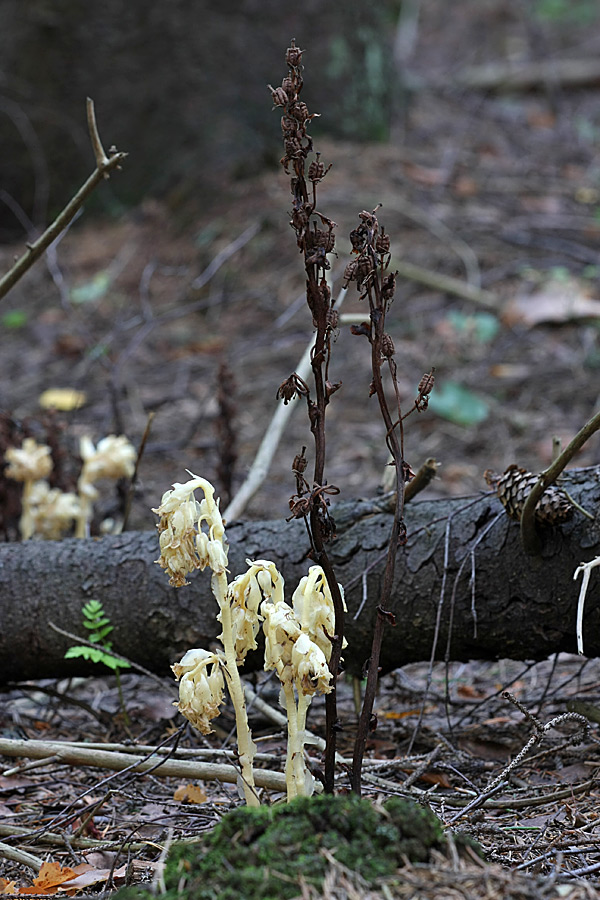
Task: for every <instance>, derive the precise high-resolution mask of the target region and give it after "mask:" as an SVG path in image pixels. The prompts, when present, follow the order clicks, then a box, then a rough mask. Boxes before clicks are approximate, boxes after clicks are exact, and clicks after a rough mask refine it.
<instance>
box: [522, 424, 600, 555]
mask: <svg viewBox="0 0 600 900" xmlns="http://www.w3.org/2000/svg"><path fill="white" fill-rule="evenodd" d="M599 428H600V412H597V413H596V415H595V416H592V418H591V419H590V420H589V422H586V424H585V425H584V426H583V428H582V429H581V430H580V431H578V432H577V434H576V435H575V437H574V438H573V440H572V441H571V442H570V443H569V444H567V446H566V447H565V449H564V450H563V451H562V453H561V454H560V455H559V456H557V458H556V459H555V460H554V462H553V463H552V464H551V465H550V466H549V467H548V468H547V469H546V470H545V471H544V472H542V473H541V475H540V477H539V479H538V481H537V483H536V484H535V485H534V486H533V488H532V489H531V491H530V492H529V496H528V497H527V500H526V501H525V505H524V506H523V512H522V513H521V540H522V542H523V549H524V550H525V552H526V553H528V554H529V555H530V556H538V555H539V554H540V553H541V550H542V541H541V538H540V535H539V532H538V530H537V528H536V524H535V508H536V506H537V503H538V500H539V499H540V497H541V496H542V494H543V493H544V491H545V490H546V488H547V487H549V486H550V485H551V484H553V482H555V481H556V479H557V478H558V476H559V475H560V473H561V472H562V471H563V469H564V468H565V467H566V465H567V463H568V462H569V461H570V460H571V459H572V458H573V456H575V454H576V453H577V451H578V450H580V449H581V447H583V445H584V444H585V443H586V441H587V440H588V439H589V438H590V437H591V436H592V435H593V434H594V433H595V432H596V431H598V429H599Z"/></svg>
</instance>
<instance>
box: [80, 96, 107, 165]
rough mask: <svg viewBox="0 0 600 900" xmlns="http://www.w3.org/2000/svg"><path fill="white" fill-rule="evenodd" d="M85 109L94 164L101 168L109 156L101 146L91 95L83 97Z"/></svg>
mask: <svg viewBox="0 0 600 900" xmlns="http://www.w3.org/2000/svg"><path fill="white" fill-rule="evenodd" d="M85 111H86V113H87V123H88V130H89V132H90V140H91V142H92V148H93V150H94V156H95V157H96V166H97V168H98V169H102V168H104V167H105V166H106V164H107V162H108V161H109V157H108V156H107V155H106V153H105V151H104V147H103V146H102V141H101V140H100V132H99V131H98V125H97V123H96V111H95V109H94V101H93V100H92V98H91V97H86V98H85ZM105 177H106V178H108V175H106V176H105Z"/></svg>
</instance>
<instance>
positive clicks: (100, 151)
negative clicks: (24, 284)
mask: <svg viewBox="0 0 600 900" xmlns="http://www.w3.org/2000/svg"><path fill="white" fill-rule="evenodd" d="M87 118H88V127H89V131H90V139H91V142H92V147H93V149H94V154H95V156H96V169H95V171H94V172H92V174H91V175H90V177H89V178H88V179H87V181H86V182H85V183H84V184H82V186H81V187H80V188H79V190H78V191H77V193H76V194H75V195H74V196H73V197H72V198H71V200H69V202H68V203H67V205H66V206H65V208H64V209H63V210H62V212H60V213H59V214H58V216H57V217H56V219H55V220H54V222H52V224H51V225H49V226H48V228H47V229H46V230H45V231H44V233H43V234H42V235H40V237H39V238H38V239H37V240H36V241H33V243H29V244H27V249H26V251H25V253H23V255H22V256H20V257H19V259H18V260H17V261H16V262H15V264H14V265H13V266H12V267H11V268H10V269H9V270H8V272H7V273H6V274H5V275H3V276H2V278H0V300H1V299H2V297H4V296H6V294H8V292H9V291H10V290H11V288H13V287H14V286H15V284H16V283H17V282H18V281H19V280H20V279H21V278H22V277H23V275H24V274H25V272H27V271H28V269H30V268H31V266H32V265H33V264H34V262H35V261H36V260H37V259H39V258H40V256H41V255H42V253H44V251H45V250H47V249H48V247H49V246H50V244H51V243H52V242H53V241H54V240H55V239H56V238H57V237H58V236H59V234H60V233H61V232H62V231H64V229H65V228H66V227H67V225H69V223H70V222H71V221H72V220H73V218H74V216H75V214H76V213H77V211H78V210H79V209H80V208H81V206H83V203H84V202H85V200H86V199H87V198H88V197H89V195H90V194H91V193H92V191H94V190H95V188H96V187H97V186H98V185H99V184H100V182H101V181H103V180H104V179H105V178H109V177H110V173H111V172H112V171H113V170H114V169H120V167H121V163H122V162H123V160H124V159H125V157H126V156H127V154H126V153H121V152H119V151H117V150H116V149H114V148H111V150H109V151H108V155H107V154H106V153H105V152H104V148H103V147H102V143H101V141H100V135H99V134H98V127H97V125H96V117H95V113H94V103H93V101H92V100H90V98H89V97H88V99H87Z"/></svg>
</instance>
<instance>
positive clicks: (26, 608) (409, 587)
mask: <svg viewBox="0 0 600 900" xmlns="http://www.w3.org/2000/svg"><path fill="white" fill-rule="evenodd" d="M564 485H565V487H566V489H567V490H568V491H569V493H570V494H571V496H572V497H573V498H574V499H575V500H576V501H577V502H579V503H580V504H581V506H582V507H583V508H584V509H586V510H587V511H588V512H589V513H591V514H592V515H593V516H594V518H593V520H591V519H589V518H587V517H585V516H584V515H583V514H582V513H580V512H579V511H575V515H574V517H573V519H572V521H571V522H568V523H567V524H565V525H563V526H560V527H557V528H549V529H545V531H544V532H543V551H542V554H541V555H540V556H538V557H531V556H527V555H526V554H525V553H524V551H523V550H522V548H521V544H520V535H519V525H518V523H516V522H514V521H512V520H510V519H509V518H508V516H507V515H506V514H505V513H504V511H503V509H502V507H501V505H500V502H499V501H498V499H497V497H496V496H495V495H493V494H481V495H480V496H478V497H475V498H473V499H471V500H464V499H452V500H433V501H431V500H429V501H428V500H421V501H419V500H417V501H414V502H413V503H411V504H409V506H407V508H406V520H407V525H408V530H409V540H408V543H407V545H406V546H405V547H402V548H400V549H399V550H398V556H399V559H398V566H397V576H396V580H395V584H394V592H393V598H392V603H391V604H390V608H391V611H392V612H393V613H394V615H395V617H396V623H397V624H396V627H395V628H393V629H392V628H389V629H388V631H387V634H386V637H385V640H384V645H383V653H382V660H381V664H382V668H383V670H384V671H387V670H390V669H394V668H397V667H399V666H402V665H403V664H405V663H408V662H414V661H418V660H426V659H429V658H430V656H431V655H432V654H433V655H434V657H435V658H436V659H443V658H444V657H445V655H446V654H447V656H448V658H449V659H452V660H468V659H497V658H513V659H543V658H546V657H547V656H549V655H550V654H552V653H556V652H558V651H567V652H575V651H576V640H575V618H576V607H577V598H578V594H579V583H574V581H573V572H574V570H575V568H576V567H577V566H578V565H579V564H580V563H581V562H582V561H587V560H590V559H593V558H594V557H595V556H598V555H600V519H599V517H598V514H597V512H598V502H599V500H600V468H599V469H595V468H594V469H581V470H577V469H573V470H570V471H569V472H567V473H566V475H565V481H564ZM334 516H335V518H336V522H337V530H338V536H337V539H336V541H335V542H334V543H333V545H332V548H331V552H332V558H333V563H334V565H335V568H336V572H337V575H338V579H339V581H340V582H341V583H342V584H343V585H344V587H345V590H346V601H347V604H348V616H347V623H346V634H347V638H348V648H347V649H346V651H345V654H344V655H345V663H346V668H347V670H349V671H351V672H353V673H357V674H358V673H360V672H361V671H362V668H363V665H364V663H365V661H366V660H367V659H368V657H369V652H370V641H371V633H372V626H373V620H374V616H375V610H376V607H377V604H378V602H379V589H380V585H381V580H382V571H383V568H382V557H383V554H384V552H385V549H386V545H387V541H388V535H389V533H390V525H391V516H390V515H389V513H387V512H382V511H381V505H380V504H378V502H377V501H369V500H358V501H354V502H350V503H346V504H340V505H339V506H337V507H336V508H335V509H334ZM227 534H228V536H229V541H230V554H229V560H230V571H231V573H232V576H233V575H237V574H238V573H240V572H242V571H244V569H245V559H246V558H250V559H259V558H262V559H273V560H274V562H275V563H276V564H277V565H278V567H279V568H280V570H281V572H282V573H283V575H284V578H285V580H286V584H287V586H288V590H289V593H290V594H291V591H292V590H293V588H294V586H295V585H296V584H297V582H298V580H299V578H300V577H301V576H302V575H304V574H305V573H306V571H307V568H308V565H310V560H309V559H308V558H307V551H308V544H307V538H306V532H305V528H304V524H303V523H302V522H298V521H292V522H290V523H286V522H281V521H270V522H233V523H232V524H230V525H229V526H228V528H227ZM157 556H158V542H157V537H156V534H155V533H154V532H147V533H146V532H144V533H126V534H123V535H120V536H118V537H105V538H101V539H97V540H93V539H92V540H79V541H78V540H74V539H72V540H66V541H62V542H60V543H54V542H33V541H30V542H28V543H24V544H23V543H17V544H5V545H4V546H1V547H0V622H1V627H0V683H3V684H6V683H8V682H13V681H20V680H25V679H41V678H49V677H61V676H65V675H74V674H89V673H90V672H96V673H97V671H98V669H97V667H93V666H90V664H88V663H85V662H83V661H81V660H65V659H64V658H63V656H64V653H65V651H66V649H67V648H68V646H69V645H70V642H69V640H68V639H66V638H64V637H62V636H60V635H58V634H56V633H55V632H54V631H53V630H52V629H51V628H50V626H49V624H48V623H49V622H54V623H55V624H57V625H59V626H60V627H62V628H64V629H66V630H68V631H71V632H74V633H77V634H83V632H84V629H83V628H82V625H81V607H82V605H83V604H84V603H85V602H87V601H88V600H90V599H92V598H94V599H98V600H101V601H102V603H103V604H104V607H105V609H106V611H107V612H108V614H109V615H110V617H111V620H112V622H113V624H114V626H115V630H114V633H113V635H111V637H113V638H114V649H115V650H116V651H118V652H120V653H122V654H124V655H126V656H127V657H129V658H130V659H132V660H134V661H135V662H137V663H138V664H141V665H143V666H145V667H146V668H148V669H150V670H152V671H153V672H156V673H158V674H164V675H166V674H168V673H169V665H170V663H172V662H174V661H177V660H178V659H179V658H180V657H181V656H182V654H183V653H184V652H185V651H186V650H187V649H189V648H190V647H207V646H209V645H210V644H211V643H213V642H214V641H215V639H216V636H217V635H218V633H219V630H220V628H219V625H218V623H217V622H216V619H215V613H216V603H215V601H214V599H213V597H212V594H211V592H210V577H209V575H208V573H206V572H204V573H200V572H198V573H196V574H195V575H193V576H192V577H191V584H190V585H189V586H188V587H185V588H181V589H178V590H176V589H174V588H171V587H169V585H168V583H167V579H166V577H165V575H164V573H163V572H162V570H161V569H160V568H159V567H158V566H157V565H155V564H154V562H153V561H154V560H155V559H156V558H157ZM472 572H474V575H475V577H474V581H473V579H472ZM595 581H596V574H595V573H593V574H592V582H591V585H590V590H589V592H588V598H587V601H586V611H585V619H584V647H585V652H586V654H587V655H589V656H600V591H599V590H598V588H597V587H596V586H595ZM363 585H364V590H365V592H364V593H363ZM361 607H362V608H361ZM437 620H439V630H438V635H437V640H436V621H437ZM251 656H253V657H254V659H249V662H248V664H247V668H251V667H252V666H254V667H255V668H258V667H260V665H261V659H260V654H259V653H255V654H251Z"/></svg>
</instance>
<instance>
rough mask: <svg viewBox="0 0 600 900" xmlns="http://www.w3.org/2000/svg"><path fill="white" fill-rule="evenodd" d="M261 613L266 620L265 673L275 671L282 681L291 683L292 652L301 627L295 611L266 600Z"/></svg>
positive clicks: (284, 604)
mask: <svg viewBox="0 0 600 900" xmlns="http://www.w3.org/2000/svg"><path fill="white" fill-rule="evenodd" d="M260 611H261V613H262V615H263V616H264V618H265V623H264V625H263V631H264V634H265V671H267V672H268V671H269V669H275V670H276V672H277V674H278V676H279V678H280V680H282V681H283V680H287V681H290V680H291V679H292V677H293V674H292V671H291V668H290V667H291V662H292V650H293V647H294V641H295V640H296V639H297V638H298V636H299V635H300V626H299V624H298V622H297V621H296V617H295V615H294V610H293V609H292V608H291V606H288V604H287V603H285V602H284V601H281V602H280V603H270V602H269V601H267V600H265V601H264V603H263V604H262V606H261V608H260Z"/></svg>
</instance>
